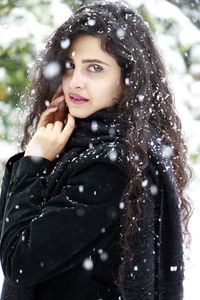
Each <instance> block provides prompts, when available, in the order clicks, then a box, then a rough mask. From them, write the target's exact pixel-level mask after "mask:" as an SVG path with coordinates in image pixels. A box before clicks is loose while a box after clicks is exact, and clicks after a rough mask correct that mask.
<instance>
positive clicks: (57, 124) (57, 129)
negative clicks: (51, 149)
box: [53, 121, 63, 134]
mask: <svg viewBox="0 0 200 300" xmlns="http://www.w3.org/2000/svg"><path fill="white" fill-rule="evenodd" d="M62 129H63V122H61V121H56V122H55V123H54V127H53V131H54V132H55V133H57V134H60V133H61V131H62Z"/></svg>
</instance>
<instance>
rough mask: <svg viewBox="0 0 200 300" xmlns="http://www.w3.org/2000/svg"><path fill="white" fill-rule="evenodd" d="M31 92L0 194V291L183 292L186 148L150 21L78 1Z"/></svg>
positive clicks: (51, 294)
mask: <svg viewBox="0 0 200 300" xmlns="http://www.w3.org/2000/svg"><path fill="white" fill-rule="evenodd" d="M26 99H28V100H30V102H29V103H30V114H29V116H28V118H27V121H26V126H25V134H24V139H23V141H22V149H23V150H25V151H24V152H22V153H19V154H17V155H15V156H14V157H12V158H11V159H10V160H9V161H8V163H7V167H6V171H5V175H4V180H3V186H2V196H1V202H0V203H1V219H2V233H1V261H2V267H3V271H4V274H5V281H4V287H3V291H2V299H26V300H27V299H34V300H36V299H37V300H39V299H40V300H41V299H42V300H44V299H48V300H49V299H60V300H61V299H62V300H64V299H69V300H73V299H76V300H79V299H80V300H81V299H87V300H88V299H92V300H94V299H104V300H105V299H109V300H111V299H131V300H132V299H142V300H143V299H182V298H183V287H182V282H183V273H184V271H183V268H184V266H183V238H182V235H183V234H182V231H183V233H185V234H187V223H188V218H189V212H190V206H189V203H188V202H187V200H186V199H185V198H184V196H183V189H184V187H185V185H186V183H187V182H188V173H186V171H185V167H186V147H185V145H184V142H183V139H182V136H181V124H180V120H179V118H178V117H177V115H176V113H175V111H174V107H173V99H172V95H171V92H170V90H169V88H168V85H167V81H166V74H165V69H164V67H163V64H162V61H161V59H160V56H159V54H158V51H157V50H156V47H155V46H154V44H153V40H152V36H151V33H150V31H149V28H148V25H147V24H146V23H145V22H144V21H143V20H142V18H141V17H140V16H139V15H138V14H136V13H135V12H134V11H133V10H132V9H130V8H128V7H127V5H125V4H123V3H121V2H116V3H113V2H95V3H93V4H90V5H87V6H83V7H82V8H80V9H79V10H78V11H77V12H76V13H75V14H73V15H72V16H71V17H70V18H69V20H67V21H66V22H65V23H64V24H63V25H61V26H60V27H59V28H58V29H57V30H56V31H55V32H54V34H53V35H52V36H51V37H50V39H49V41H48V43H47V46H46V48H45V51H44V52H43V54H42V57H40V58H39V59H38V61H37V62H36V65H35V69H34V72H32V78H31V83H30V88H29V90H28V91H27V95H26ZM50 99H51V101H49V100H50ZM49 102H50V103H49ZM49 104H50V105H49ZM46 106H48V107H46ZM182 225H183V226H184V228H183V230H182Z"/></svg>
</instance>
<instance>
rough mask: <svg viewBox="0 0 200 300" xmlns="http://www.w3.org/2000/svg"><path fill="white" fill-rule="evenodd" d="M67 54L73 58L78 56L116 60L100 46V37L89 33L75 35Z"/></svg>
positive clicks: (107, 60) (108, 60) (109, 60)
mask: <svg viewBox="0 0 200 300" xmlns="http://www.w3.org/2000/svg"><path fill="white" fill-rule="evenodd" d="M68 55H69V57H71V58H73V59H76V58H78V57H82V58H98V59H104V60H106V62H110V63H111V62H112V63H114V62H116V61H115V59H114V58H113V57H112V56H111V55H110V54H109V53H108V52H106V51H105V50H103V49H102V48H101V39H100V38H98V37H94V36H91V35H81V36H79V37H77V38H76V39H75V40H74V41H73V42H72V45H71V47H70V48H69V53H68Z"/></svg>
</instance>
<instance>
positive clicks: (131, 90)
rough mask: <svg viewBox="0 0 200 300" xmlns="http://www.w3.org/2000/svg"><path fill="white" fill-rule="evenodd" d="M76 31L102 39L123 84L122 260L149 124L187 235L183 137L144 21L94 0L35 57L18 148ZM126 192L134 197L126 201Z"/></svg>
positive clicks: (137, 201)
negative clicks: (167, 161)
mask: <svg viewBox="0 0 200 300" xmlns="http://www.w3.org/2000/svg"><path fill="white" fill-rule="evenodd" d="M81 34H89V35H92V36H94V37H99V38H100V39H101V47H102V49H103V50H105V51H107V52H108V53H109V54H110V55H111V56H112V57H114V58H115V59H116V61H117V63H118V64H119V66H120V67H121V71H122V77H123V80H124V82H125V83H126V85H127V86H126V94H125V95H124V96H123V97H122V98H121V99H120V101H119V102H118V103H117V107H118V109H119V110H120V111H121V112H122V113H123V115H124V120H126V121H127V136H126V140H125V143H126V146H127V149H128V151H127V155H128V157H127V160H128V165H129V183H128V184H127V186H126V188H125V191H124V194H123V196H122V201H124V203H125V209H124V210H123V214H122V217H121V218H122V219H121V224H122V228H121V235H120V246H121V248H122V249H123V251H125V253H127V255H126V260H125V261H123V262H122V264H124V263H126V262H128V261H129V262H130V258H131V257H132V255H133V253H132V252H131V247H130V237H131V235H132V234H134V233H135V232H136V231H137V226H138V224H137V221H138V219H139V218H140V217H141V215H142V210H143V197H144V193H145V187H144V185H143V184H142V182H143V180H144V177H145V172H146V170H147V166H148V149H147V134H148V129H149V125H150V124H151V125H153V126H154V127H155V128H156V129H157V131H158V132H159V133H160V135H161V136H162V139H163V141H164V143H165V145H169V146H170V147H171V149H172V155H171V160H172V164H173V167H174V172H175V179H176V183H177V187H178V193H179V197H180V199H181V214H182V225H183V233H184V236H185V237H189V232H188V221H189V217H190V214H191V206H190V204H189V201H188V200H187V199H186V198H185V196H184V194H183V192H184V188H185V186H186V185H187V183H188V181H189V179H190V176H191V173H190V168H189V167H188V165H187V161H186V155H187V147H186V145H185V143H184V140H183V138H182V129H181V122H180V119H179V117H178V116H177V114H176V112H175V108H174V99H173V95H172V93H171V91H170V88H169V85H168V82H167V79H166V71H165V67H164V64H163V62H162V60H161V57H160V55H159V52H158V50H157V48H156V46H155V44H154V42H153V37H152V33H151V30H150V28H149V25H148V24H147V22H145V21H144V20H143V18H142V17H141V16H140V15H138V13H136V12H135V11H134V10H132V9H131V8H130V7H128V5H126V4H125V3H121V2H114V3H113V2H98V1H97V2H94V3H92V4H89V5H85V6H83V7H81V8H80V9H78V10H77V11H76V12H75V13H74V14H73V15H72V16H71V17H70V18H69V19H68V20H67V21H66V22H65V23H64V24H63V25H61V26H60V27H59V28H58V29H57V30H55V32H54V33H53V34H52V35H51V36H50V38H49V40H48V42H47V45H46V48H45V50H44V51H43V53H42V54H41V55H40V56H39V58H38V60H37V61H36V63H35V68H34V69H33V70H32V72H31V73H30V75H29V76H30V85H29V87H28V88H27V92H26V94H25V96H24V98H25V99H26V100H27V99H28V101H29V104H30V105H29V106H30V114H29V115H28V117H27V120H26V124H25V132H24V138H23V141H22V143H21V147H22V149H24V148H25V146H26V144H27V143H28V141H29V140H30V138H31V136H32V134H33V132H34V130H35V129H36V126H37V123H38V121H39V117H40V115H41V113H42V112H43V111H44V110H45V109H46V105H45V101H46V100H49V99H51V98H52V96H53V94H54V93H55V91H56V89H57V88H58V86H59V85H60V84H61V81H62V76H63V74H64V72H65V70H66V67H65V60H66V57H67V49H68V48H67V47H68V45H70V44H71V43H72V42H73V40H74V39H75V38H76V37H78V36H79V35H81ZM63 45H64V46H63ZM52 62H57V63H58V64H59V66H60V72H59V73H58V74H57V75H56V76H54V77H53V79H47V78H45V76H44V69H45V67H46V66H47V65H48V64H49V63H52ZM133 183H134V184H133ZM131 195H135V197H134V198H132V199H131V201H129V199H130V197H131ZM186 240H187V239H186Z"/></svg>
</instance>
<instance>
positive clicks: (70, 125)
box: [61, 114, 75, 142]
mask: <svg viewBox="0 0 200 300" xmlns="http://www.w3.org/2000/svg"><path fill="white" fill-rule="evenodd" d="M74 129H75V118H74V117H73V116H72V115H70V114H68V118H67V124H66V125H65V127H64V129H63V131H62V134H61V135H62V138H63V140H64V141H65V142H67V141H68V139H69V137H70V136H71V134H72V132H73V131H74Z"/></svg>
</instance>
